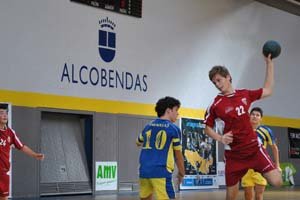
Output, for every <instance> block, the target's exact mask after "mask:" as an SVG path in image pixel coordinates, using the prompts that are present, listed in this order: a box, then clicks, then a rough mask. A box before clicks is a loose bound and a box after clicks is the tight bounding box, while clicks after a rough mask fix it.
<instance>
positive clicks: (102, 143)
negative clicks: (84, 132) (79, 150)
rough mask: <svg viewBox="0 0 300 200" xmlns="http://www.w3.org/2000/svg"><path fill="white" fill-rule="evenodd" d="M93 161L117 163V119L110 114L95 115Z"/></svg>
mask: <svg viewBox="0 0 300 200" xmlns="http://www.w3.org/2000/svg"><path fill="white" fill-rule="evenodd" d="M94 122H95V123H94V160H95V161H117V144H118V142H117V117H116V115H112V114H100V113H97V114H95V119H94Z"/></svg>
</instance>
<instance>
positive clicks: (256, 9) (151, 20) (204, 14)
mask: <svg viewBox="0 0 300 200" xmlns="http://www.w3.org/2000/svg"><path fill="white" fill-rule="evenodd" d="M106 17H108V18H109V19H111V20H112V21H113V22H114V23H115V24H116V27H115V30H114V31H115V33H116V35H117V36H116V37H117V44H116V45H117V47H116V57H115V59H114V60H113V61H112V62H110V63H105V62H104V61H102V60H101V59H100V57H99V53H98V30H99V29H100V26H99V20H101V19H103V18H106ZM0 24H1V37H0V44H1V46H0V60H1V73H0V89H5V90H12V91H31V92H38V93H46V94H57V95H65V96H75V97H87V98H95V99H108V100H120V101H131V102H140V103H155V102H156V101H157V99H158V98H160V97H162V96H165V95H171V96H175V97H178V98H179V99H180V100H181V102H182V104H183V107H189V108H197V109H198V108H200V109H205V108H206V107H207V106H208V104H209V103H210V102H211V101H212V99H213V97H214V96H215V95H216V94H217V90H216V89H215V88H214V86H213V85H212V84H211V83H210V81H209V79H208V71H209V70H210V68H211V67H212V66H213V65H216V64H222V65H225V66H227V67H228V68H229V69H230V70H231V73H232V76H233V83H234V85H236V86H237V87H250V88H257V87H261V86H262V84H263V79H264V72H265V67H264V60H263V57H262V56H261V47H262V45H263V43H264V42H265V41H266V40H269V39H273V40H277V41H279V42H280V43H281V45H282V54H281V55H280V57H279V58H277V59H276V60H275V64H276V71H275V79H276V85H275V90H274V95H273V96H272V97H271V98H269V99H266V100H264V101H262V102H259V103H258V104H257V105H262V106H263V107H264V110H265V113H266V115H273V116H280V117H289V118H300V114H299V113H300V106H298V100H297V99H298V98H299V97H300V95H299V93H298V91H299V89H298V88H299V86H298V74H300V66H299V64H300V60H299V57H300V50H299V46H300V40H299V35H300V18H299V16H295V15H292V14H289V13H286V12H283V11H281V10H278V9H275V8H272V7H268V6H266V5H264V4H261V3H258V2H254V1H252V0H222V1H221V0H201V1H200V0H144V1H143V17H142V18H135V17H130V16H126V15H121V14H117V13H114V12H109V11H106V10H102V9H97V8H92V7H89V6H85V5H82V4H77V3H73V2H70V1H69V0H26V1H19V0H9V1H1V2H0ZM65 63H67V65H68V67H69V69H70V68H71V65H72V64H74V67H75V71H76V70H77V72H76V73H77V74H75V76H78V71H79V68H80V67H81V66H82V65H85V66H87V67H88V68H89V69H91V68H92V67H96V68H97V69H99V70H100V69H101V68H103V69H113V70H116V71H118V72H122V71H125V72H126V71H127V72H130V73H132V74H134V75H137V74H139V75H141V76H143V75H147V79H146V82H147V91H146V92H143V91H135V90H132V89H131V90H126V89H120V88H110V87H101V85H96V86H93V85H92V84H86V85H84V84H80V83H76V84H75V83H69V82H67V81H63V82H61V76H62V72H63V67H64V64H65ZM77 79H78V78H77ZM64 80H66V79H64Z"/></svg>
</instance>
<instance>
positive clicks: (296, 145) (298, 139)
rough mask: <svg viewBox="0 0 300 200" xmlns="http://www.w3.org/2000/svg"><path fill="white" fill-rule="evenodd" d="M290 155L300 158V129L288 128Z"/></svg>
mask: <svg viewBox="0 0 300 200" xmlns="http://www.w3.org/2000/svg"><path fill="white" fill-rule="evenodd" d="M288 136H289V157H290V158H300V129H295V128H288Z"/></svg>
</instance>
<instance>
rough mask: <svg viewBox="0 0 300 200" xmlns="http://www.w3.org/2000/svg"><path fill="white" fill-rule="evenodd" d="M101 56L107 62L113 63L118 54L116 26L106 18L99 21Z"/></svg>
mask: <svg viewBox="0 0 300 200" xmlns="http://www.w3.org/2000/svg"><path fill="white" fill-rule="evenodd" d="M99 24H100V30H99V42H98V44H99V47H98V49H99V55H100V57H101V59H102V60H103V61H105V62H111V61H112V60H113V59H114V58H115V54H116V33H115V32H114V29H115V27H116V24H115V23H114V22H113V21H111V20H110V19H108V17H106V18H105V19H102V20H100V21H99Z"/></svg>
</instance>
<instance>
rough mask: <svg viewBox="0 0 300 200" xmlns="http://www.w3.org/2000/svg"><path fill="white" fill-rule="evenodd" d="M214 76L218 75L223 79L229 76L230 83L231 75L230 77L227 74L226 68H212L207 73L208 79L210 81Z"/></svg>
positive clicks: (217, 66) (218, 66)
mask: <svg viewBox="0 0 300 200" xmlns="http://www.w3.org/2000/svg"><path fill="white" fill-rule="evenodd" d="M216 74H220V75H221V76H223V77H226V76H227V75H229V76H230V82H232V78H231V75H230V73H229V71H228V69H227V68H226V67H224V66H220V65H216V66H213V67H212V68H211V70H210V71H209V73H208V76H209V79H210V80H211V81H212V79H213V77H214V76H215V75H216Z"/></svg>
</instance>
